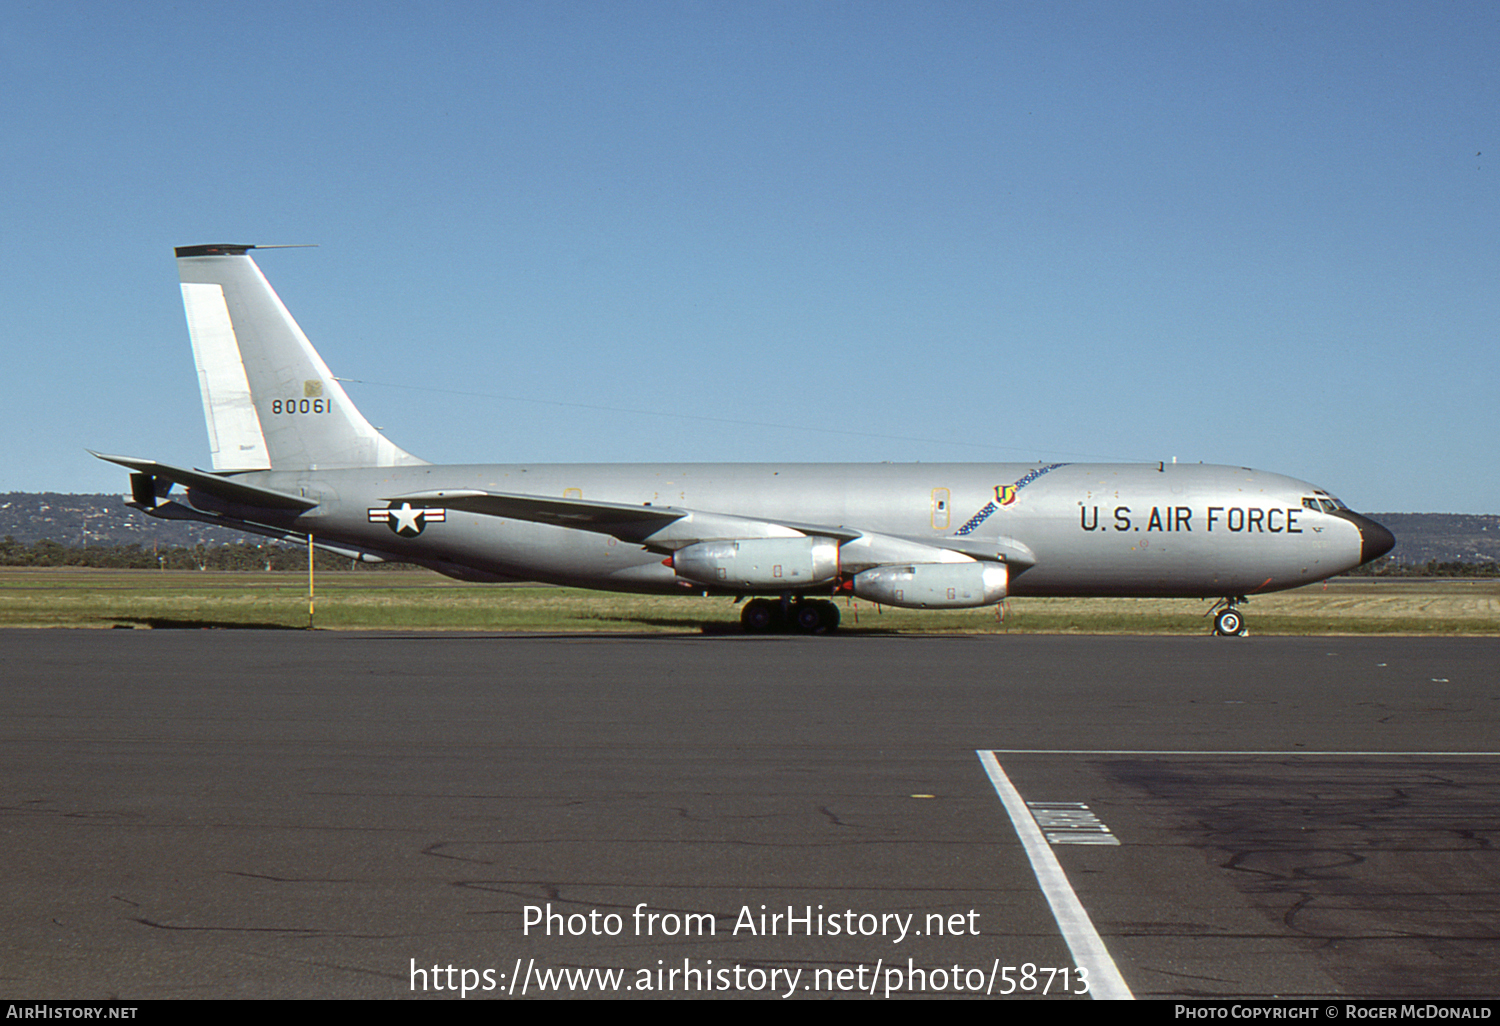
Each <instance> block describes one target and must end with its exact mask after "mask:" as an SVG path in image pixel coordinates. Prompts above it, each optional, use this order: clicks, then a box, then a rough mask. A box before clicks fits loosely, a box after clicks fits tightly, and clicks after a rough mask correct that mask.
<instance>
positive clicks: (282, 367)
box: [91, 244, 1395, 636]
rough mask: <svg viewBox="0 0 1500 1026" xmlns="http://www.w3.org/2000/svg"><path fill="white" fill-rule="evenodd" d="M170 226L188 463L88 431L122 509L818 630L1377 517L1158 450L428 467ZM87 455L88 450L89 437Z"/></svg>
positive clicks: (1198, 587) (1187, 588) (1243, 583)
mask: <svg viewBox="0 0 1500 1026" xmlns="http://www.w3.org/2000/svg"><path fill="white" fill-rule="evenodd" d="M269 248H273V247H267V246H252V245H238V244H215V245H199V246H184V247H179V248H178V249H177V250H176V251H175V252H176V258H177V265H178V270H179V273H180V277H181V280H182V298H183V305H184V308H185V310H186V313H187V323H188V334H189V336H190V338H191V341H192V348H193V357H194V361H195V363H196V365H197V368H198V380H199V385H200V390H201V392H202V400H203V412H204V418H205V420H206V422H207V425H208V436H209V442H210V447H211V450H212V462H213V469H212V470H211V471H206V470H200V469H190V468H185V467H176V466H171V465H168V464H165V463H159V462H157V461H154V460H149V459H138V458H135V457H129V456H111V455H105V454H102V453H97V452H96V453H93V455H95V456H98V457H99V458H100V459H104V460H108V461H110V462H112V463H116V464H119V465H120V466H123V467H125V468H127V469H129V470H130V471H131V475H130V488H131V494H130V500H129V505H130V506H132V507H134V508H136V509H139V510H142V511H144V512H145V513H148V514H150V515H151V516H154V517H161V518H165V519H175V520H194V521H200V522H203V523H208V524H217V525H220V526H224V527H230V528H235V529H238V530H240V531H245V532H249V533H253V534H257V535H263V536H269V537H272V538H278V539H286V540H299V541H303V542H306V541H308V540H309V539H310V540H311V542H312V543H313V544H316V545H318V546H320V547H322V548H324V549H328V550H331V551H333V552H337V553H340V554H343V555H346V556H349V557H351V558H353V559H359V560H364V561H369V562H379V561H398V562H405V563H414V564H417V565H419V566H423V567H427V568H429V569H431V570H435V571H437V572H438V573H440V574H445V575H447V576H449V577H453V578H457V579H459V580H463V581H473V582H515V581H536V582H544V583H548V584H554V585H567V586H573V587H580V588H593V589H602V590H609V591H619V592H634V593H642V594H653V593H654V594H683V593H691V594H698V595H704V596H730V597H733V598H734V600H735V601H736V602H740V601H742V600H745V599H748V600H749V601H745V602H744V605H743V609H742V612H741V617H740V619H741V622H742V624H743V625H744V627H745V629H746V630H747V631H752V632H759V631H767V630H772V629H777V628H786V629H791V630H799V631H804V632H807V633H827V632H830V631H833V630H835V629H836V628H837V627H838V623H839V609H838V606H837V605H836V604H835V603H834V602H833V601H831V600H832V599H833V598H835V597H839V596H854V597H857V598H861V599H865V600H867V601H870V602H874V603H878V604H884V605H890V606H900V607H906V608H916V609H956V608H974V607H982V606H993V605H996V604H998V603H999V602H1001V601H1002V600H1004V599H1006V598H1008V597H1010V596H1017V597H1023V596H1032V595H1038V596H1041V595H1053V596H1075V597H1109V596H1119V597H1127V596H1139V597H1182V598H1198V599H1204V600H1207V599H1216V600H1217V601H1216V602H1215V603H1214V605H1213V607H1212V608H1211V609H1210V610H1209V612H1210V613H1211V614H1214V620H1213V632H1214V633H1215V634H1218V635H1221V636H1237V635H1243V634H1244V633H1246V628H1245V621H1244V618H1243V614H1242V613H1241V612H1240V610H1239V606H1240V605H1241V604H1243V603H1245V602H1246V601H1247V600H1248V597H1249V596H1252V595H1261V594H1266V593H1268V592H1274V591H1281V590H1283V589H1287V588H1295V587H1299V586H1301V585H1305V584H1310V583H1314V582H1317V581H1321V580H1325V579H1327V578H1329V577H1332V576H1334V575H1335V574H1340V573H1343V572H1345V571H1347V570H1351V569H1353V568H1354V567H1356V566H1359V565H1360V564H1363V563H1366V562H1368V561H1370V560H1372V559H1375V558H1377V557H1379V556H1381V555H1383V554H1384V553H1386V552H1388V551H1390V549H1391V548H1392V547H1393V546H1394V545H1395V538H1394V537H1393V536H1392V535H1391V533H1390V532H1389V531H1388V530H1386V529H1385V528H1384V527H1382V526H1381V525H1379V524H1377V523H1375V522H1374V521H1373V520H1370V519H1369V518H1367V517H1364V516H1361V515H1359V514H1357V513H1354V512H1352V511H1351V510H1349V509H1348V508H1347V507H1346V506H1345V505H1344V504H1343V503H1342V502H1340V501H1339V500H1338V499H1337V498H1335V497H1334V496H1332V495H1330V494H1329V493H1328V492H1326V491H1324V490H1323V489H1321V488H1317V487H1315V486H1313V485H1311V484H1309V483H1307V482H1305V481H1299V480H1296V479H1294V478H1291V477H1285V476H1282V475H1279V474H1271V473H1266V472H1263V471H1258V470H1250V469H1248V468H1243V467H1231V466H1206V465H1203V464H1191V465H1189V464H1182V465H1178V464H1176V463H1167V462H1161V463H1155V464H1115V463H922V464H890V463H877V464H807V463H755V464H750V463H746V464H735V463H729V464H642V465H615V464H588V463H570V464H557V465H536V464H528V463H517V464H500V465H488V464H463V465H445V464H434V463H428V462H427V461H425V460H422V459H419V458H417V457H416V456H413V455H412V454H411V453H409V452H407V451H406V450H404V449H402V448H400V447H399V446H397V445H396V444H394V443H393V442H391V441H390V440H389V439H387V438H386V437H385V436H384V435H383V434H381V432H380V431H379V430H377V429H376V428H375V427H374V426H372V425H371V424H370V422H369V421H368V420H366V419H365V418H364V416H363V415H361V414H360V412H359V410H358V409H356V408H355V406H354V404H353V403H352V402H351V401H350V400H349V396H348V395H347V394H346V393H345V391H344V388H343V387H342V385H341V384H340V383H339V379H337V378H335V377H334V376H333V373H332V372H331V371H330V370H329V369H328V365H327V364H325V363H324V362H323V359H322V357H320V356H319V355H318V353H317V351H316V350H315V349H314V348H313V346H312V343H311V342H310V341H309V340H308V338H307V336H306V335H305V334H304V333H303V332H302V329H301V328H300V327H298V325H297V322H296V321H295V320H294V319H293V317H292V315H291V313H290V312H289V311H288V310H287V308H286V306H285V305H283V303H282V302H281V299H280V297H278V296H277V294H276V292H275V291H274V290H273V289H272V287H271V285H270V283H269V282H268V281H267V280H266V277H265V275H264V274H263V273H262V272H261V270H260V268H259V266H258V265H257V264H256V262H255V260H254V259H253V258H252V257H251V256H250V251H251V250H255V249H269ZM91 452H92V450H91Z"/></svg>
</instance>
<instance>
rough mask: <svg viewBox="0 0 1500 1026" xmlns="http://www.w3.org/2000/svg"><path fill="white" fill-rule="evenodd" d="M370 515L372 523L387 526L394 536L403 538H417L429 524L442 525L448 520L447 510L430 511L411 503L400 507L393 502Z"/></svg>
mask: <svg viewBox="0 0 1500 1026" xmlns="http://www.w3.org/2000/svg"><path fill="white" fill-rule="evenodd" d="M369 514H370V523H372V524H385V526H387V527H389V528H390V529H391V533H392V534H397V535H400V536H401V537H402V538H415V537H416V536H417V535H419V534H421V533H422V529H423V528H425V527H426V526H427V525H428V524H431V523H441V522H443V521H444V520H446V519H448V511H447V510H446V509H443V508H441V507H438V508H435V509H428V508H425V507H421V506H413V505H412V504H411V503H409V502H403V503H401V504H400V505H399V506H398V505H396V503H394V502H393V503H391V504H390V505H389V506H386V507H384V508H379V507H377V508H375V509H372V510H370V511H369Z"/></svg>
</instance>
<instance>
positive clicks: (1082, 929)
mask: <svg viewBox="0 0 1500 1026" xmlns="http://www.w3.org/2000/svg"><path fill="white" fill-rule="evenodd" d="M974 754H975V755H977V756H979V762H980V765H982V766H983V767H984V772H985V774H986V775H987V776H988V777H989V778H990V784H991V785H992V786H993V787H994V788H995V793H996V794H997V795H999V796H1000V801H1001V802H1002V803H1003V804H1004V805H1005V811H1006V812H1007V813H1009V814H1010V822H1011V825H1012V826H1014V827H1015V829H1016V836H1017V837H1019V838H1020V839H1021V846H1022V847H1023V848H1025V849H1026V857H1027V858H1028V859H1029V860H1030V861H1031V871H1032V872H1033V873H1035V874H1036V881H1037V884H1038V885H1040V887H1041V888H1042V894H1043V895H1045V896H1046V898H1047V904H1048V905H1050V906H1051V908H1052V917H1053V918H1054V919H1056V920H1057V926H1058V929H1060V930H1061V931H1062V935H1063V940H1065V941H1066V942H1067V944H1068V950H1069V951H1071V952H1072V953H1073V964H1074V965H1076V966H1082V967H1084V968H1086V969H1087V970H1088V973H1089V975H1088V981H1089V993H1090V994H1091V995H1092V996H1093V997H1094V999H1095V1000H1099V999H1105V1000H1110V999H1113V1000H1125V1001H1131V1000H1134V999H1135V995H1134V994H1132V993H1131V992H1130V987H1129V986H1127V985H1126V983H1125V978H1124V977H1123V976H1121V975H1120V970H1119V967H1118V966H1116V965H1115V960H1114V958H1112V957H1111V956H1110V953H1109V949H1108V948H1106V947H1105V946H1104V941H1103V940H1101V939H1100V937H1099V931H1098V930H1095V929H1094V922H1093V920H1092V919H1090V918H1089V914H1088V912H1087V911H1085V910H1084V907H1083V903H1082V902H1081V901H1079V900H1078V895H1077V894H1076V893H1074V891H1073V885H1072V884H1070V883H1068V875H1067V874H1066V873H1064V872H1063V868H1062V866H1061V865H1060V864H1059V863H1058V861H1057V856H1055V855H1053V854H1052V846H1051V845H1050V844H1048V843H1047V839H1046V838H1045V837H1043V836H1042V830H1041V828H1040V827H1038V826H1037V824H1036V820H1035V819H1034V818H1033V817H1032V815H1031V811H1030V810H1029V809H1027V807H1026V802H1025V801H1024V800H1023V799H1022V798H1021V794H1020V792H1018V791H1017V790H1016V788H1015V785H1014V784H1012V783H1011V782H1010V778H1009V777H1007V776H1006V775H1005V770H1003V769H1001V768H1000V760H998V759H996V758H995V753H994V752H993V751H987V750H985V749H979V750H977V751H976V752H975V753H974Z"/></svg>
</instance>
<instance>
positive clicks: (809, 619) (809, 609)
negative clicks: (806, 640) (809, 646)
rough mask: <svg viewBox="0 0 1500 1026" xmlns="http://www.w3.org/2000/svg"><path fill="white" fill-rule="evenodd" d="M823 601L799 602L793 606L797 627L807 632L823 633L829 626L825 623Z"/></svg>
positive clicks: (793, 617)
mask: <svg viewBox="0 0 1500 1026" xmlns="http://www.w3.org/2000/svg"><path fill="white" fill-rule="evenodd" d="M822 605H823V603H821V602H799V603H797V605H795V606H793V607H792V619H793V621H795V622H796V624H797V629H798V630H799V631H802V632H804V633H806V634H822V633H823V632H824V631H826V630H827V629H828V628H827V627H826V626H825V625H824V624H825V620H824V617H823V610H822Z"/></svg>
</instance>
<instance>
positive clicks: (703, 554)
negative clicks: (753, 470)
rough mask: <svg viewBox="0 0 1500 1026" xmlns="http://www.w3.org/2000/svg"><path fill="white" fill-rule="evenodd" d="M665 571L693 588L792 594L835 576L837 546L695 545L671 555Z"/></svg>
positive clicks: (773, 542) (778, 541) (818, 541)
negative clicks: (707, 587)
mask: <svg viewBox="0 0 1500 1026" xmlns="http://www.w3.org/2000/svg"><path fill="white" fill-rule="evenodd" d="M671 567H672V569H673V570H675V571H676V572H677V576H678V577H681V578H683V579H684V580H688V581H692V582H693V583H695V584H707V585H711V586H714V587H719V588H740V589H744V590H745V591H795V590H799V589H802V588H808V587H811V586H813V585H817V584H827V583H829V582H830V581H832V580H833V579H834V578H835V577H837V576H838V575H839V543H838V542H836V541H834V540H833V539H832V538H809V537H799V538H740V539H738V540H735V541H706V542H698V543H696V544H694V545H689V546H687V547H686V548H681V549H678V550H677V551H676V552H674V553H673V554H672V562H671Z"/></svg>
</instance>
